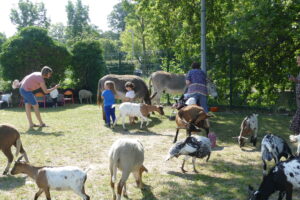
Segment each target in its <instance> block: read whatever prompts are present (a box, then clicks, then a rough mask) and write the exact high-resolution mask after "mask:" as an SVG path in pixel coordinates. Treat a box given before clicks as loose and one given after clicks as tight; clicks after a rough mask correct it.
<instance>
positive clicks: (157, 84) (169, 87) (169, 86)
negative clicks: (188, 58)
mask: <svg viewBox="0 0 300 200" xmlns="http://www.w3.org/2000/svg"><path fill="white" fill-rule="evenodd" d="M152 85H153V91H154V92H153V94H156V95H155V97H154V99H153V100H155V101H156V103H157V104H158V105H159V102H160V97H161V95H162V93H163V92H165V93H167V94H183V93H184V91H185V89H186V83H185V74H173V73H169V72H165V71H157V72H153V73H152V74H151V76H150V79H149V88H150V90H151V87H152ZM207 90H208V94H209V95H211V96H212V97H214V98H215V97H217V96H218V93H217V89H216V85H215V84H214V83H213V82H212V81H211V80H209V79H208V81H207ZM150 93H151V91H150Z"/></svg>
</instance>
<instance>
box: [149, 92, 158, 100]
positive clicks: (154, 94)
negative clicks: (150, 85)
mask: <svg viewBox="0 0 300 200" xmlns="http://www.w3.org/2000/svg"><path fill="white" fill-rule="evenodd" d="M156 95H157V92H155V93H154V94H153V95H152V96H151V97H150V100H152V99H153V98H154V97H155V96H156Z"/></svg>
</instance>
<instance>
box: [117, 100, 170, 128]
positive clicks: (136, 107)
mask: <svg viewBox="0 0 300 200" xmlns="http://www.w3.org/2000/svg"><path fill="white" fill-rule="evenodd" d="M119 111H120V114H119V117H117V119H116V120H115V122H114V124H113V127H114V126H115V125H116V124H117V120H118V119H119V118H122V125H123V128H124V129H126V127H125V119H126V116H130V117H140V119H141V126H140V128H143V122H144V120H145V121H146V122H147V123H146V126H148V124H149V119H148V115H149V113H151V112H154V111H156V112H158V113H159V114H161V115H164V110H163V107H162V106H153V105H147V104H143V103H130V102H124V103H121V105H120V107H119Z"/></svg>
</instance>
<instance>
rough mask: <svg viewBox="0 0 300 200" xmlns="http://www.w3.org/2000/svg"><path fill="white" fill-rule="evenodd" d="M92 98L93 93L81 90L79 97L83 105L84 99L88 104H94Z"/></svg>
mask: <svg viewBox="0 0 300 200" xmlns="http://www.w3.org/2000/svg"><path fill="white" fill-rule="evenodd" d="M92 96H93V93H92V92H91V91H89V90H80V91H79V92H78V97H79V101H80V103H81V104H82V100H83V99H86V100H87V103H89V102H90V103H92Z"/></svg>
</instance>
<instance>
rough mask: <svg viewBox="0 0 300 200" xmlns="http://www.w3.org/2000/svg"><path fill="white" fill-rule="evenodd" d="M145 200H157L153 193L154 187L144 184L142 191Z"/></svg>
mask: <svg viewBox="0 0 300 200" xmlns="http://www.w3.org/2000/svg"><path fill="white" fill-rule="evenodd" d="M142 194H143V198H142V199H141V200H156V199H157V198H156V197H155V196H154V194H153V192H152V187H151V186H150V185H146V184H144V187H143V189H142Z"/></svg>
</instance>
